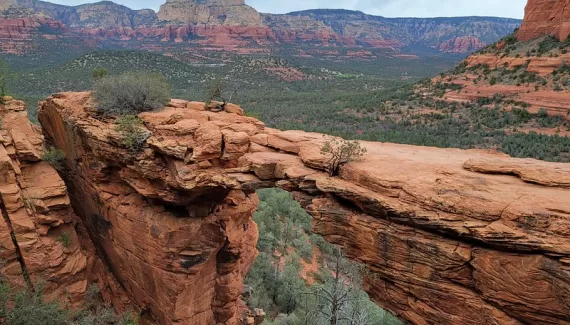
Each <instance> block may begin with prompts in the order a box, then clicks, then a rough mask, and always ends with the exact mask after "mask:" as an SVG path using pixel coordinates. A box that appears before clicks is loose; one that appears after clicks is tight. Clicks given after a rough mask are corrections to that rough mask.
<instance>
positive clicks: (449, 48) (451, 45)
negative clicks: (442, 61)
mask: <svg viewBox="0 0 570 325" xmlns="http://www.w3.org/2000/svg"><path fill="white" fill-rule="evenodd" d="M485 45H487V44H485V43H484V42H482V41H481V40H480V39H479V38H477V37H475V36H462V37H457V38H454V39H451V40H449V41H447V42H443V43H441V45H440V46H439V50H440V51H441V52H443V53H470V52H473V51H476V50H478V49H481V48H483V47H485Z"/></svg>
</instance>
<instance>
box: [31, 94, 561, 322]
mask: <svg viewBox="0 0 570 325" xmlns="http://www.w3.org/2000/svg"><path fill="white" fill-rule="evenodd" d="M228 108H229V112H220V113H213V112H208V111H204V104H203V103H194V102H185V101H180V100H173V101H172V102H171V103H170V105H169V106H168V107H166V108H165V109H163V110H161V111H159V112H154V113H144V114H141V115H140V118H141V119H142V120H143V121H144V124H145V128H146V130H147V131H148V132H150V133H148V134H149V136H150V137H149V138H148V140H147V141H146V145H145V146H144V148H143V149H142V150H140V151H137V152H132V151H128V150H127V149H125V148H123V146H122V142H121V141H122V140H121V135H120V134H119V133H117V132H116V131H115V127H114V121H113V120H112V119H103V120H101V119H97V118H96V116H95V115H94V113H93V111H94V104H93V102H92V100H91V97H90V95H89V94H88V93H62V94H57V95H54V96H52V97H50V98H49V99H47V100H46V101H45V102H43V104H42V107H41V110H40V115H39V118H40V121H41V123H42V126H43V128H44V132H45V134H46V136H47V138H48V139H49V140H50V141H51V142H52V143H53V144H54V145H56V146H57V147H58V148H60V149H61V150H63V151H64V152H65V153H66V162H65V166H66V167H65V169H63V171H62V175H63V177H64V179H65V180H66V183H67V185H68V187H69V189H70V192H71V193H74V195H73V196H72V198H76V199H74V200H72V204H73V206H74V208H75V211H76V213H77V214H78V215H79V216H80V217H81V219H82V221H83V222H84V223H85V224H86V226H87V229H88V232H89V234H90V236H91V238H92V239H93V241H94V242H95V243H96V245H97V247H98V248H99V251H100V252H101V253H103V254H105V257H106V261H107V262H108V264H109V267H110V268H111V270H112V271H113V273H114V274H115V275H116V277H117V278H118V279H119V281H120V282H121V284H122V285H123V286H124V287H125V288H126V289H127V291H128V293H129V294H130V296H131V297H132V298H133V299H134V300H135V301H136V302H137V303H138V304H139V305H141V306H145V307H147V308H148V310H149V311H150V312H152V313H153V314H154V315H155V316H156V318H157V319H158V320H159V323H160V324H235V323H236V321H237V319H238V318H239V316H238V315H236V310H237V299H238V297H239V294H240V288H241V281H242V279H243V276H244V275H245V273H246V271H247V269H248V267H249V265H250V264H251V263H252V261H253V258H254V257H255V248H254V247H255V241H256V239H257V230H256V226H255V224H254V223H253V222H252V221H251V214H252V213H253V211H254V209H255V206H256V203H257V201H256V197H255V194H254V191H255V190H256V189H258V188H262V187H271V186H278V187H281V188H284V189H286V190H289V191H292V192H294V196H295V197H296V198H297V199H298V200H299V201H300V202H301V203H302V205H303V206H304V207H305V209H306V210H307V211H308V212H309V213H311V214H312V215H313V217H314V226H313V230H314V232H316V233H319V234H321V235H323V236H324V237H325V239H327V240H328V241H330V242H332V243H336V244H339V245H341V246H342V247H343V249H344V251H345V252H346V254H347V256H348V257H350V258H352V259H354V260H355V261H358V262H361V263H363V264H364V265H365V266H366V267H367V268H368V269H369V270H370V271H371V272H370V274H369V275H368V276H367V279H366V280H367V281H366V290H367V291H368V292H369V293H370V295H371V297H372V298H373V299H374V300H375V301H376V302H377V303H378V304H379V305H380V306H382V307H384V308H387V309H389V310H390V311H392V312H394V313H395V314H397V315H399V316H400V317H402V318H404V319H406V320H408V321H409V322H411V323H412V324H473V325H475V324H477V325H478V324H513V325H514V324H517V325H519V324H520V325H522V324H570V315H569V314H568V306H569V305H570V300H569V299H570V292H569V288H570V280H569V279H570V244H569V241H568V237H569V236H570V231H569V229H570V227H569V226H570V225H569V223H570V201H568V195H569V194H570V167H569V166H568V165H565V164H556V163H546V162H540V161H536V160H531V159H526V160H525V159H513V158H509V157H507V156H504V155H501V154H497V153H494V152H487V151H462V150H457V149H437V148H428V147H414V146H406V145H395V144H387V143H362V144H363V145H364V146H365V147H366V148H367V149H368V153H367V154H366V155H365V156H364V157H363V159H361V160H360V161H357V162H353V163H350V164H348V165H345V166H343V167H342V169H341V173H340V176H339V177H329V176H328V174H327V173H325V172H324V171H323V170H324V169H326V165H327V157H324V156H323V155H322V154H321V153H320V148H321V146H322V143H323V141H324V138H323V135H321V134H314V133H306V132H300V131H279V130H274V129H270V128H266V127H265V126H264V125H263V123H261V122H259V121H258V120H256V119H254V118H249V117H245V116H244V115H243V111H242V110H241V109H240V108H239V107H236V106H233V105H230V106H229V107H228Z"/></svg>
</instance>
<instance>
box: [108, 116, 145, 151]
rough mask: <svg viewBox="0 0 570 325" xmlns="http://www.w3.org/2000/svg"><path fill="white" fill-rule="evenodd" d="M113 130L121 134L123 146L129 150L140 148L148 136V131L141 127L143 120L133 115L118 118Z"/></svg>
mask: <svg viewBox="0 0 570 325" xmlns="http://www.w3.org/2000/svg"><path fill="white" fill-rule="evenodd" d="M115 130H117V132H119V133H120V134H121V138H122V144H123V146H125V148H127V149H129V150H130V151H138V150H140V149H141V148H142V147H143V145H144V143H145V142H146V140H147V139H148V136H149V132H148V131H147V130H145V129H144V128H143V121H142V120H141V119H140V118H138V117H137V116H135V115H125V116H122V117H120V118H118V119H117V127H116V128H115Z"/></svg>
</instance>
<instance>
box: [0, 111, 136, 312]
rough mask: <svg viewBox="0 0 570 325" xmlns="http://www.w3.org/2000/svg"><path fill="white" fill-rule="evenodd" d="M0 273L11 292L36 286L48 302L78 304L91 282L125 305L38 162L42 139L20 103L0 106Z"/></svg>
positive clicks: (58, 185) (53, 178) (52, 173)
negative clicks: (12, 288)
mask: <svg viewBox="0 0 570 325" xmlns="http://www.w3.org/2000/svg"><path fill="white" fill-rule="evenodd" d="M0 118H1V120H2V128H1V130H0V139H1V140H0V142H1V145H0V171H1V176H0V208H1V212H2V218H0V247H1V253H0V260H1V261H2V263H1V265H2V266H1V267H0V273H1V274H2V275H3V277H4V278H6V279H7V280H8V282H9V284H10V285H11V286H12V287H14V288H20V289H23V288H24V287H26V286H28V285H31V286H32V287H36V286H37V285H38V284H41V285H42V287H43V290H44V293H45V296H46V299H48V300H52V299H54V300H57V301H58V302H59V303H61V304H64V305H66V306H68V307H79V306H81V305H82V304H83V301H84V296H85V292H86V290H87V288H88V286H90V285H91V284H93V283H96V284H97V285H98V286H99V287H100V288H101V289H102V293H103V295H104V296H105V298H106V299H107V300H108V301H112V302H113V303H114V305H115V306H116V307H117V308H118V309H119V310H124V307H125V305H126V304H128V303H129V301H128V299H126V296H124V294H123V291H122V288H121V287H120V286H119V285H118V284H117V282H116V281H115V280H114V278H113V276H112V275H111V274H110V273H108V271H107V269H106V267H104V265H103V263H102V261H101V260H100V259H99V258H98V257H97V255H96V254H95V250H94V247H93V244H92V243H91V242H90V241H89V240H88V239H87V238H86V233H85V230H84V228H83V225H82V224H81V222H80V220H79V219H78V218H77V217H76V216H75V214H74V213H73V211H72V209H71V206H70V198H69V197H68V195H67V188H66V186H65V184H64V182H63V180H62V179H61V178H60V177H59V175H58V173H57V172H56V170H55V169H54V168H53V167H52V166H50V164H49V163H47V162H45V161H42V160H41V159H42V155H43V153H42V152H43V150H44V149H43V137H42V135H41V132H40V130H39V128H38V127H36V126H34V125H32V124H31V123H30V122H29V121H28V118H27V114H26V111H25V106H24V103H23V102H20V101H15V100H10V101H8V102H7V103H6V104H0Z"/></svg>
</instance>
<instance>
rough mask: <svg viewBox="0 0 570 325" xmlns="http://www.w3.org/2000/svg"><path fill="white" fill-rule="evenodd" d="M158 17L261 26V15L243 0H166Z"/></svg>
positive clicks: (216, 23) (215, 23) (188, 21)
mask: <svg viewBox="0 0 570 325" xmlns="http://www.w3.org/2000/svg"><path fill="white" fill-rule="evenodd" d="M158 19H160V20H163V21H168V22H174V23H185V24H205V25H226V26H249V27H260V26H263V22H262V20H261V15H260V14H259V13H258V12H257V10H255V9H253V8H252V7H250V6H248V5H246V4H245V2H244V1H243V0H206V1H193V0H168V1H166V3H165V4H163V5H162V6H160V10H159V11H158Z"/></svg>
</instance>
